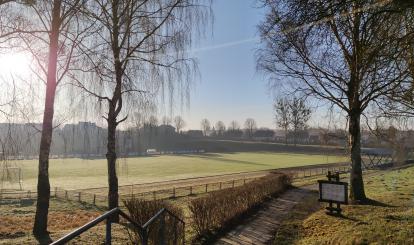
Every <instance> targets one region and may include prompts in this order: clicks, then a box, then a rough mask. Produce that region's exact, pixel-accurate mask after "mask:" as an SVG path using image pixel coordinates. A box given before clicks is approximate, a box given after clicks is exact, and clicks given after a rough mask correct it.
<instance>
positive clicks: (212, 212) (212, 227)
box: [189, 173, 291, 238]
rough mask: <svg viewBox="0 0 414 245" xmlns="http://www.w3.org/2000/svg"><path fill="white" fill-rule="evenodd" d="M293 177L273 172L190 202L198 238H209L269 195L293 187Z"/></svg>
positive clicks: (193, 225)
mask: <svg viewBox="0 0 414 245" xmlns="http://www.w3.org/2000/svg"><path fill="white" fill-rule="evenodd" d="M290 183H291V178H290V177H289V176H287V175H284V174H276V173H272V174H270V175H268V176H265V177H262V178H260V179H257V180H254V181H251V182H249V183H247V184H245V185H243V186H239V187H235V188H231V189H224V190H220V191H215V192H211V193H210V194H209V195H208V196H205V197H202V198H198V199H194V200H192V201H191V202H190V204H189V209H190V212H191V216H192V224H191V225H192V227H193V229H194V230H195V232H196V233H197V235H198V237H199V238H201V237H208V236H209V235H211V234H212V233H213V232H214V231H216V230H218V229H221V228H224V227H226V226H228V225H231V224H232V223H233V222H234V221H235V220H237V219H238V218H239V217H240V216H241V215H243V214H246V213H247V212H249V211H250V210H252V209H253V208H254V207H256V206H257V205H259V204H261V203H263V201H265V200H266V199H267V198H269V197H271V196H273V195H276V194H279V193H281V192H282V191H284V190H285V189H286V188H287V187H288V186H290Z"/></svg>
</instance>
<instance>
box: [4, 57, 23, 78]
mask: <svg viewBox="0 0 414 245" xmlns="http://www.w3.org/2000/svg"><path fill="white" fill-rule="evenodd" d="M29 73H30V59H29V56H28V55H27V54H24V53H13V54H12V53H8V54H0V76H2V77H4V76H27V75H29Z"/></svg>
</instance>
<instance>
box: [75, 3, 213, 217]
mask: <svg viewBox="0 0 414 245" xmlns="http://www.w3.org/2000/svg"><path fill="white" fill-rule="evenodd" d="M204 2H207V3H209V1H203V0H155V1H154V0H143V1H133V0H126V1H120V0H112V1H110V0H91V1H89V4H88V5H87V7H86V8H85V9H84V13H85V14H86V15H88V16H89V17H90V19H91V21H92V22H94V23H95V26H96V28H97V30H96V35H94V36H93V38H91V39H90V40H89V43H88V44H87V45H85V46H84V47H83V50H84V52H85V53H87V54H88V59H87V61H86V62H85V63H84V64H83V65H84V66H85V67H87V69H85V68H83V67H81V68H80V69H82V70H84V71H85V72H92V73H93V75H94V78H93V79H91V80H94V81H97V82H94V83H88V84H86V83H85V82H83V81H81V80H79V79H78V80H77V82H76V84H75V85H76V86H78V87H80V88H82V89H83V90H84V91H86V92H87V93H89V94H90V95H93V96H95V97H96V98H97V99H98V101H105V102H107V105H108V108H107V109H108V110H107V113H106V115H105V116H104V118H105V119H106V121H107V125H108V145H107V154H106V158H107V164H108V182H109V183H108V185H109V192H108V207H109V209H112V208H115V207H117V206H118V178H117V174H116V168H115V165H116V160H117V154H116V148H115V145H116V134H115V132H116V128H117V126H118V125H119V124H120V123H122V122H124V121H125V120H127V115H128V113H127V112H126V111H125V108H124V107H125V105H128V103H130V104H129V105H130V106H134V103H137V101H142V100H144V99H143V96H147V97H149V98H147V99H150V98H151V97H155V96H156V95H157V94H158V92H159V90H161V89H162V91H161V93H164V89H165V91H169V92H171V93H173V92H174V91H180V92H182V95H183V96H186V95H188V93H189V83H190V81H191V80H192V77H193V75H194V73H195V71H196V70H197V69H196V68H197V67H196V66H195V63H194V62H193V60H191V59H189V58H188V53H187V52H186V50H187V48H188V47H189V46H191V44H192V38H193V37H194V35H193V34H194V33H193V31H192V30H193V28H199V27H201V26H202V24H204V23H205V21H206V20H207V18H208V12H209V8H208V7H207V8H206V7H204V5H203V3H204ZM170 98H173V96H172V95H170ZM171 102H172V99H171ZM138 106H140V105H138ZM126 108H128V107H126Z"/></svg>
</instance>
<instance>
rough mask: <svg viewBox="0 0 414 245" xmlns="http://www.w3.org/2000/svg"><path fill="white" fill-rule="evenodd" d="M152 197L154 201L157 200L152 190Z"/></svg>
mask: <svg viewBox="0 0 414 245" xmlns="http://www.w3.org/2000/svg"><path fill="white" fill-rule="evenodd" d="M152 198H153V199H154V201H155V200H157V197H156V193H155V191H153V192H152Z"/></svg>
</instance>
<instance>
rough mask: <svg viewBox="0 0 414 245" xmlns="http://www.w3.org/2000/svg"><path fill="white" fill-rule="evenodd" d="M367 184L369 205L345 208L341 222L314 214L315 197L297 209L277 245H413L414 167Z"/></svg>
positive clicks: (385, 174) (368, 180) (370, 179)
mask: <svg viewBox="0 0 414 245" xmlns="http://www.w3.org/2000/svg"><path fill="white" fill-rule="evenodd" d="M365 183H366V185H365V189H366V193H367V196H368V197H369V198H370V199H372V200H374V201H371V203H370V204H367V205H347V206H343V208H344V212H343V217H342V218H340V217H331V216H328V215H326V214H325V210H320V211H316V212H315V210H319V204H318V202H317V198H318V194H317V193H315V196H314V197H313V198H311V199H310V200H304V202H301V203H300V204H299V205H298V206H297V207H296V208H295V210H294V211H293V212H292V214H291V217H290V218H289V219H288V220H287V221H285V222H284V223H283V225H282V228H281V229H280V230H279V232H278V234H277V236H276V240H275V242H274V244H414V232H413V231H414V167H409V168H406V169H401V170H392V171H386V172H378V173H375V174H373V175H372V176H368V177H366V178H365ZM323 206H325V205H323Z"/></svg>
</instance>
